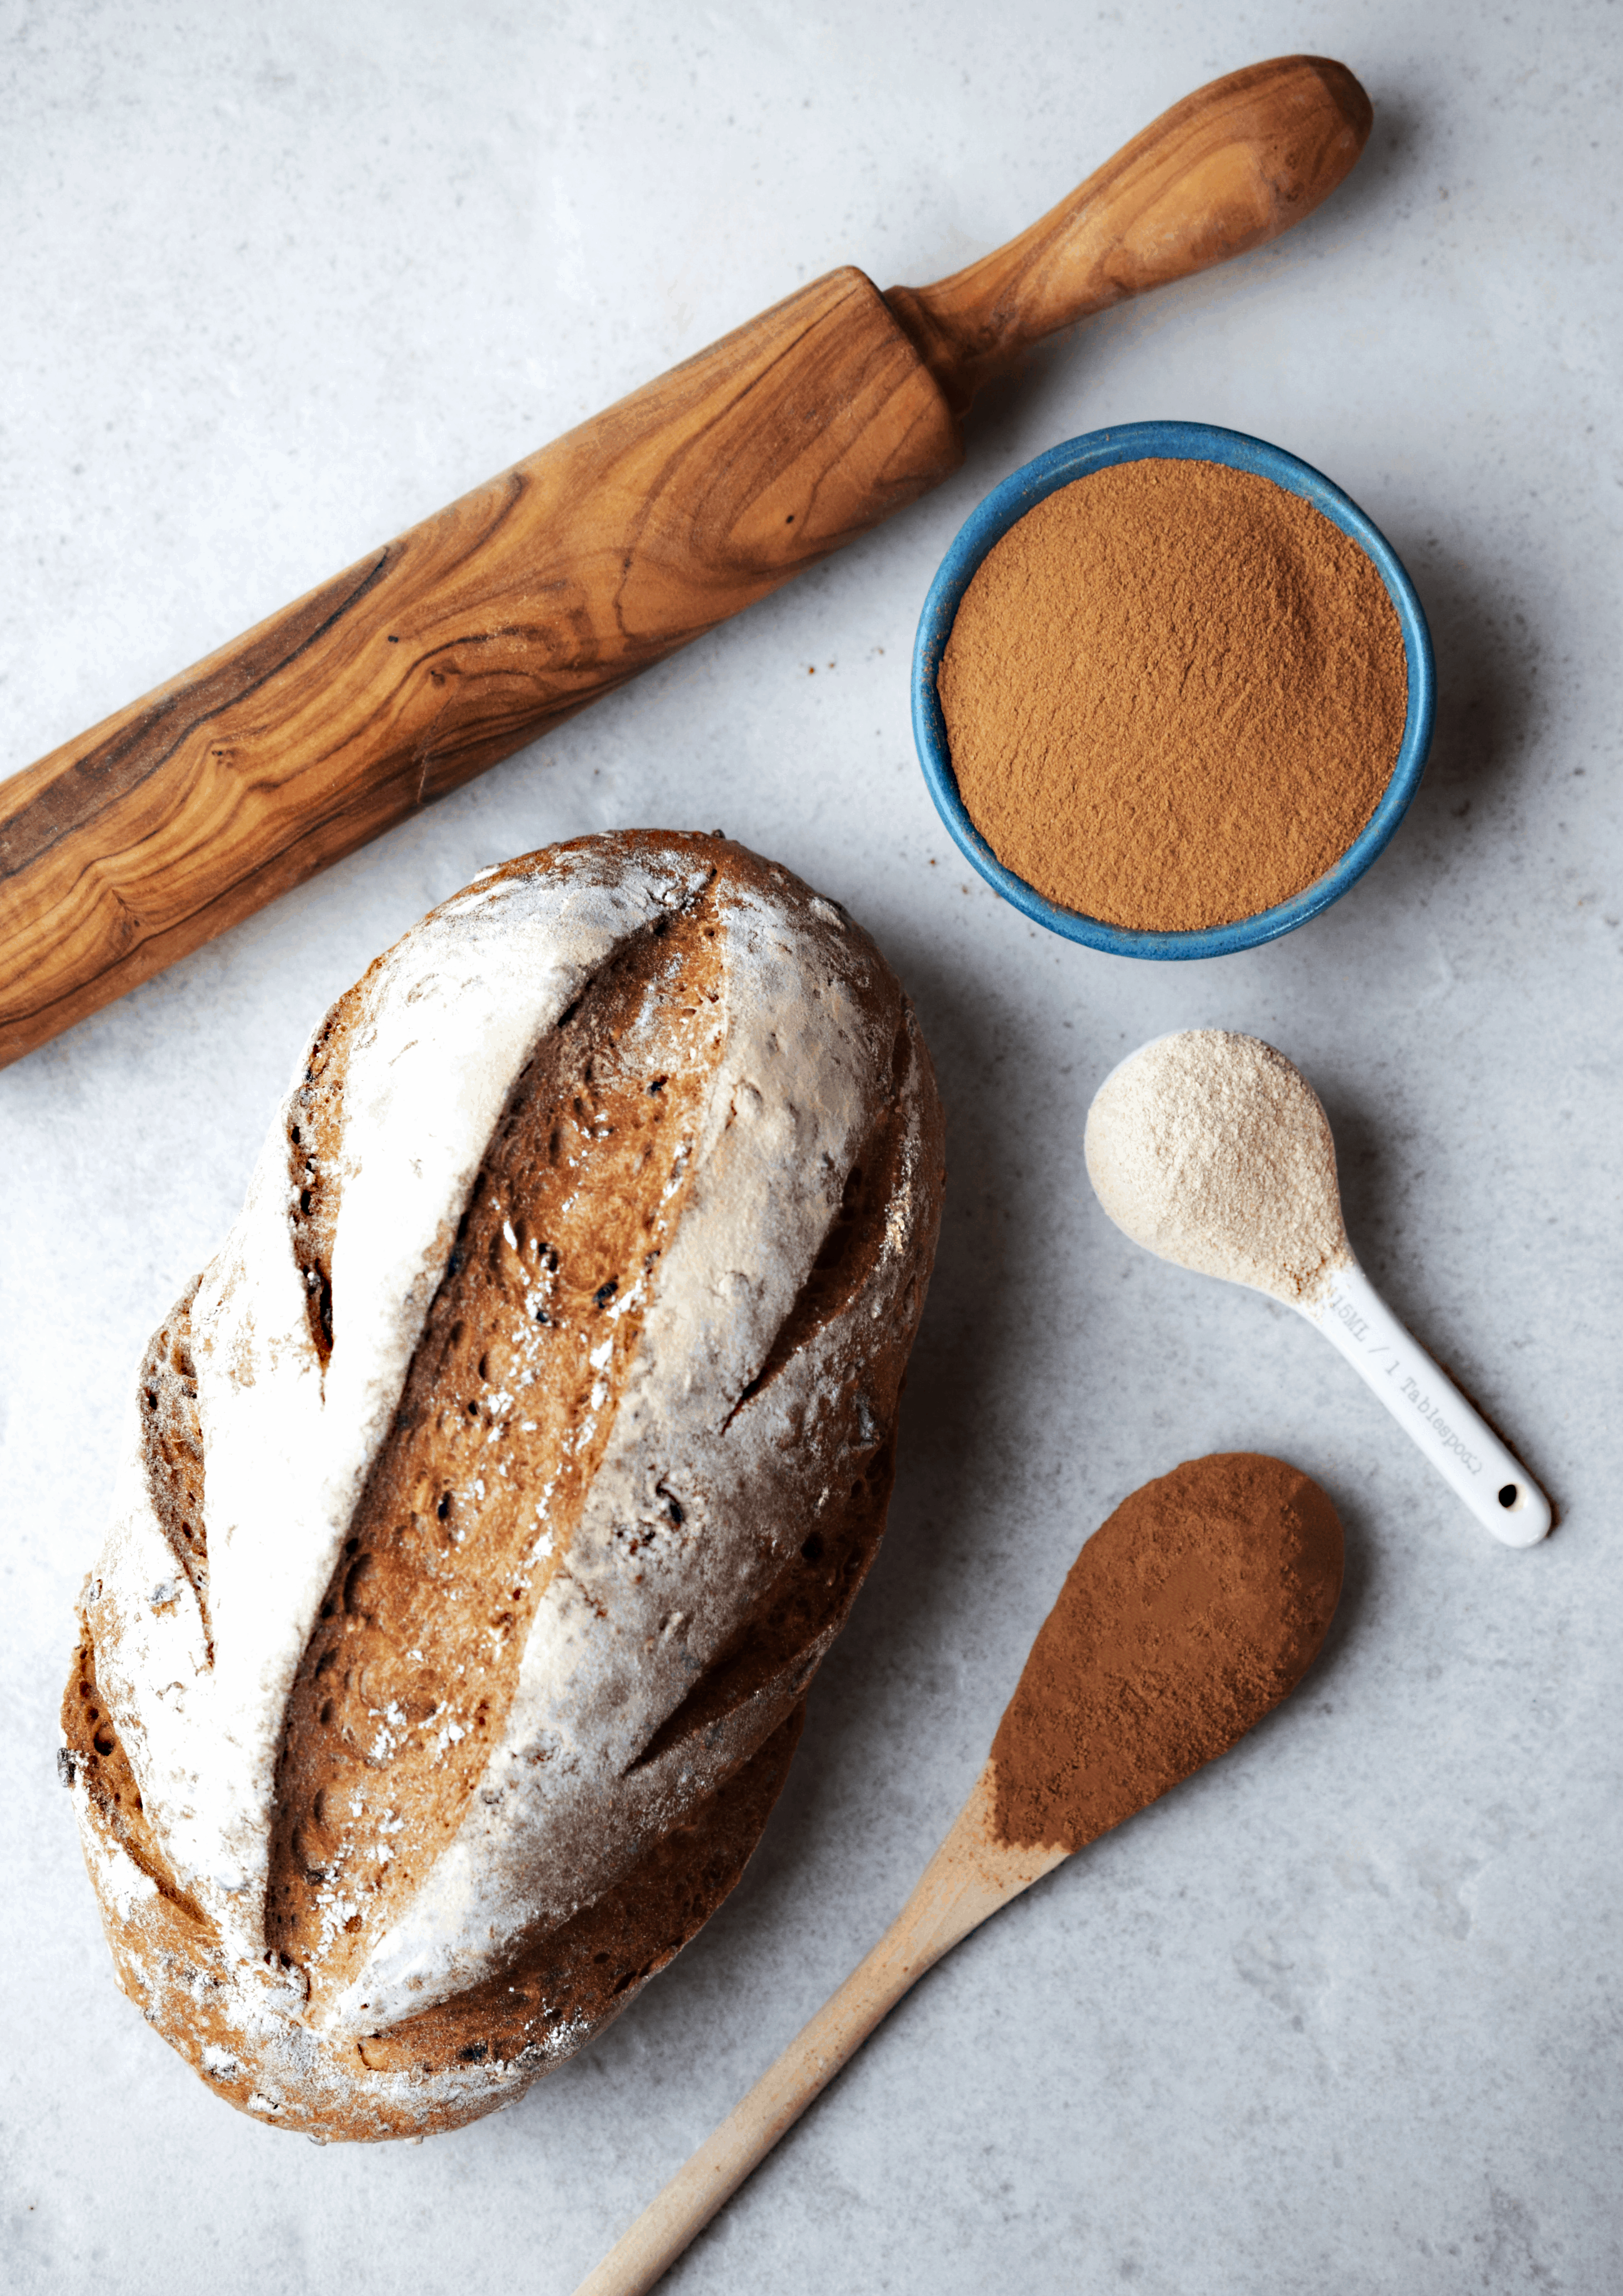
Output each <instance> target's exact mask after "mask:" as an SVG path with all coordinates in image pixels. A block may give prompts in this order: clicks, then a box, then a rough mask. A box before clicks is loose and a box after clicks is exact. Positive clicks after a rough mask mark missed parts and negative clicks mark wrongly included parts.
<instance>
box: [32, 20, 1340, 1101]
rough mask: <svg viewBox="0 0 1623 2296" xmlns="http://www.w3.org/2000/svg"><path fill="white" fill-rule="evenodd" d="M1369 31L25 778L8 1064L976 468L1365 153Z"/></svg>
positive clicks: (1211, 109)
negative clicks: (1159, 293)
mask: <svg viewBox="0 0 1623 2296" xmlns="http://www.w3.org/2000/svg"><path fill="white" fill-rule="evenodd" d="M1369 127H1370V106H1369V100H1368V98H1367V97H1366V96H1365V93H1364V91H1363V89H1362V88H1361V87H1360V86H1358V83H1357V80H1356V79H1355V78H1353V76H1352V74H1351V73H1350V72H1349V71H1348V70H1347V69H1346V67H1345V65H1342V64H1338V63H1332V62H1330V61H1327V60H1326V59H1325V58H1324V57H1316V56H1282V57H1276V58H1275V59H1274V60H1273V61H1271V62H1268V63H1262V64H1252V65H1250V66H1248V67H1247V68H1246V69H1245V70H1243V71H1237V72H1231V73H1230V74H1229V75H1228V77H1227V78H1225V79H1220V80H1214V81H1213V82H1212V84H1211V85H1210V86H1209V87H1203V88H1200V89H1198V90H1197V91H1196V92H1195V94H1193V95H1190V96H1186V97H1185V98H1184V101H1183V102H1181V103H1176V104H1174V106H1173V107H1172V109H1171V110H1170V111H1167V112H1163V113H1162V115H1161V117H1160V119H1158V120H1156V121H1155V122H1154V123H1153V124H1152V126H1151V127H1147V128H1146V129H1145V130H1144V131H1143V134H1142V135H1137V136H1135V138H1134V139H1133V141H1132V142H1131V143H1128V144H1127V145H1126V146H1125V147H1124V148H1123V149H1122V150H1121V151H1120V152H1118V153H1117V154H1116V155H1115V157H1114V158H1113V159H1111V160H1107V161H1106V162H1105V164H1104V166H1103V167H1102V168H1098V169H1097V170H1096V171H1095V172H1094V174H1093V175H1092V176H1089V177H1088V178H1087V180H1086V183H1084V184H1081V185H1080V186H1079V187H1078V189H1077V190H1076V191H1074V192H1072V193H1070V195H1069V197H1068V198H1066V199H1064V200H1062V201H1061V202H1060V204H1059V205H1058V206H1057V207H1055V208H1053V209H1051V210H1050V212H1049V213H1048V214H1047V215H1045V216H1044V217H1042V218H1041V219H1040V220H1039V221H1038V222H1037V223H1035V224H1033V225H1031V227H1030V229H1029V231H1026V232H1023V233H1022V234H1021V235H1020V237H1019V238H1017V239H1014V240H1011V241H1010V242H1009V243H1008V245H1007V246H1005V247H1002V248H999V249H997V250H996V251H995V252H994V253H992V254H990V255H988V256H984V257H982V258H980V261H978V262H976V263H972V264H971V265H970V266H968V267H967V268H966V269H964V270H963V271H960V272H956V273H955V274H954V275H953V276H952V277H951V278H950V279H945V280H942V281H940V282H939V283H937V284H936V285H935V286H932V287H922V288H911V287H896V288H892V289H891V290H890V291H889V293H888V294H887V295H885V296H883V297H881V295H880V294H879V293H878V291H876V290H875V289H874V288H873V286H872V285H871V284H870V283H869V282H868V281H867V280H866V279H865V278H864V277H863V275H862V274H861V273H860V272H859V271H851V270H846V271H836V272H833V273H831V274H830V275H829V276H828V277H827V278H826V279H819V280H816V281H815V282H814V283H812V285H811V286H809V287H806V288H803V289H802V290H801V291H800V292H799V294H798V295H792V296H791V297H790V299H789V300H788V301H787V302H784V303H780V304H778V305H776V306H775V307H774V308H773V309H772V310H770V311H766V312H764V313H763V314H762V315H761V316H760V317H759V318H758V319H752V320H751V321H750V323H749V324H748V325H746V326H743V327H741V328H740V329H739V330H738V331H737V332H735V333H734V334H732V335H729V336H727V337H726V338H725V340H723V341H721V342H719V343H717V344H715V345H714V346H713V347H712V348H710V349H709V350H707V351H703V352H701V354H700V355H699V357H697V358H694V359H690V360H689V361H688V362H687V364H686V365H684V366H680V367H677V368H676V370H675V371H674V372H673V373H670V374H668V375H665V376H662V377H661V378H660V381H657V382H652V383H650V384H648V385H647V387H646V388H645V389H642V390H638V391H635V392H633V394H632V396H631V397H630V398H624V399H621V400H620V402H619V405H618V406H611V408H610V409H609V410H608V412H607V413H606V414H599V415H595V416H594V417H593V418H592V420H591V421H589V422H585V423H583V424H582V425H581V426H580V428H579V429H578V430H572V431H570V433H569V435H568V436H567V437H566V438H563V439H558V440H557V441H555V443H554V444H553V445H552V446H550V447H544V448H543V449H542V450H541V452H540V453H539V454H537V455H530V456H529V459H528V461H525V462H522V463H515V464H514V465H513V467H512V470H511V471H505V472H504V474H503V475H502V476H501V477H500V478H498V479H494V480H491V482H490V484H489V485H488V486H485V487H480V488H476V489H475V490H474V492H473V493H472V494H470V495H464V496H463V499H462V500H461V501H460V502H457V503H453V504H452V505H451V507H450V508H449V509H448V510H445V511H441V512H439V514H438V516H436V517H434V518H430V519H426V520H425V521H423V523H422V525H421V526H415V527H414V528H413V529H411V531H410V532H409V533H408V534H405V535H402V536H401V537H400V538H399V540H398V541H397V542H392V543H389V545H387V546H385V547H384V548H381V549H380V550H378V551H377V552H375V553H373V555H372V556H371V557H369V558H365V559H363V560H362V561H361V562H359V564H357V565H355V566H352V567H351V568H350V569H349V570H348V572H347V573H344V574H340V575H339V576H338V577H337V578H336V579H334V580H332V581H331V582H327V583H324V585H323V586H322V587H321V588H320V589H317V590H312V591H311V592H310V593H309V594H308V595H307V597H304V598H301V599H300V600H299V602H298V603H297V604H295V605H292V606H289V607H287V608H286V609H285V610H284V611H283V612H281V613H279V614H274V615H272V617H271V618H270V619H269V620H268V621H265V622H261V623H260V624H259V626H258V628H257V629H254V630H250V632H249V633H248V635H246V636H245V637H242V638H238V639H236V640H235V641H234V643H233V644H230V645H227V646H224V647H222V648H221V649H220V651H219V652H217V653H215V654H211V655H210V656H209V659H208V660H206V661H202V662H200V663H199V664H198V665H197V667H196V668H193V669H191V670H188V671H187V672H185V674H184V676H180V677H178V678H176V679H174V680H172V681H171V683H170V684H169V685H166V686H162V687H160V689H159V690H158V692H157V693H150V694H148V695H147V696H146V697H145V699H144V700H143V701H137V702H135V703H134V704H132V705H131V707H130V708H128V709H123V710H120V711H119V714H118V715H117V716H116V717H110V718H108V719H107V721H106V722H105V724H103V725H102V726H96V727H95V728H94V730H93V731H92V732H91V733H89V734H83V735H81V736H80V737H79V739H78V740H77V741H75V742H68V743H66V744H64V746H63V747H62V748H61V749H60V750H55V751H53V754H52V755H51V756H50V757H48V758H42V759H41V760H40V762H39V763H38V764H37V765H36V766H32V767H29V769H28V770H27V771H26V772H24V773H22V774H20V775H16V776H15V778H14V779H12V781H10V782H8V783H5V784H4V787H3V788H0V1064H3V1063H4V1062H6V1061H11V1060H15V1059H17V1058H18V1057H19V1056H20V1054H23V1053H26V1052H28V1051H29V1050H31V1049H32V1048H33V1046H36V1045H40V1044H44V1043H45V1041H46V1039H47V1038H49V1037H53V1036H55V1035H56V1034H57V1032H58V1031H59V1030H60V1029H65V1028H67V1027H68V1026H69V1025H70V1022H72V1021H77V1020H78V1019H80V1018H82V1017H83V1015H84V1014H86V1013H92V1012H94V1010H95V1009H96V1007H97V1006H98V1005H105V1004H107V1003H108V1002H109V1001H110V1000H111V998H112V997H114V996H120V995H122V993H123V992H124V990H126V989H127V988H134V986H135V983H136V982H137V981H140V980H145V979H146V978H147V977H148V975H149V974H151V973H153V972H159V971H160V969H161V968H162V967H163V966H164V965H166V964H171V963H172V962H173V961H174V959H175V958H176V957H177V956H182V955H185V953H186V952H187V951H188V950H190V949H193V948H196V947H198V946H199V945H200V944H201V942H203V941H205V940H208V939H209V938H210V937H211V936H212V935H213V934H215V933H217V932H219V931H223V930H224V929H225V926H227V925H230V924H234V923H235V922H237V920H238V919H239V918H242V917H245V916H249V915H251V914H252V913H253V911H254V910H255V909H257V908H259V907H261V906H263V905H264V904H265V903H266V901H268V900H271V899H273V898H275V895H277V894H278V893H282V892H285V891H286V890H288V889H289V888H290V887H291V886H293V885H296V884H298V883H299V882H300V881H301V880H303V879H304V878H306V877H308V876H310V875H312V874H313V873H315V872H316V870H317V869H320V868H323V867H324V866H325V865H326V864H327V863H328V862H329V861H335V860H337V859H338V858H339V857H340V855H341V854H345V853H348V852H350V851H352V850H353V849H354V848H355V847H356V846H357V845H361V844H364V843H365V840H367V839H368V838H370V837H375V836H376V835H377V834H378V833H379V832H380V831H381V830H384V829H387V828H388V827H389V825H390V824H391V823H394V822H397V821H400V820H402V819H404V818H405V817H406V816H407V815H409V814H411V813H412V812H414V810H415V809H416V808H418V807H419V806H422V805H424V804H426V803H427V802H428V801H429V800H430V799H432V798H436V797H441V796H443V795H444V794H445V792H446V791H447V790H451V789H455V787H456V786H457V784H458V783H461V782H464V781H466V780H467V779H468V778H469V777H470V776H471V775H473V774H476V773H479V772H480V771H481V770H482V769H483V768H484V767H486V766H490V765H494V764H495V763H496V759H497V758H504V757H506V756H507V755H508V754H509V752H510V751H512V750H516V749H519V748H520V747H521V746H522V744H523V743H525V742H530V741H533V740H534V739H535V738H536V736H537V734H544V733H545V732H546V731H547V729H548V728H549V727H550V726H555V725H557V724H558V723H559V721H560V720H561V718H564V717H568V716H570V713H571V712H572V711H573V710H576V709H581V708H583V707H584V706H585V704H586V702H588V701H593V700H594V699H595V697H596V696H597V695H598V694H600V693H607V692H609V691H610V690H611V688H612V687H614V686H616V685H621V684H622V683H623V682H624V681H625V680H626V679H627V678H628V677H632V676H635V674H636V672H637V671H638V670H640V669H645V668H647V667H648V665H649V664H650V663H651V662H654V661H658V660H660V659H661V657H662V656H664V655H666V654H668V653H669V652H672V651H673V650H674V649H675V648H676V647H677V646H680V645H684V644H686V643H687V641H688V640H689V639H690V638H695V637H698V636H700V635H701V634H702V633H703V632H704V631H706V630H708V629H711V628H713V627H714V626H715V625H716V624H717V622H718V621H721V620H722V619H724V618H725V616H726V615H728V614H734V613H736V612H737V611H739V609H740V608H741V607H742V606H747V605H749V604H750V603H751V602H752V601H753V600H754V599H757V598H759V597H764V596H765V595H766V593H767V592H768V591H770V590H775V589H776V588H777V586H779V584H780V583H783V582H786V581H787V580H788V579H789V578H790V577H791V575H793V574H796V573H798V572H799V570H800V569H801V568H802V567H804V566H807V565H810V564H812V563H813V562H815V561H816V560H817V559H819V558H822V557H824V556H826V554H827V553H829V552H830V551H831V550H835V549H837V548H838V547H839V545H840V543H842V542H844V541H847V540H848V538H849V537H851V536H853V535H856V534H860V533H862V532H864V531H865V529H867V528H869V527H872V526H875V525H877V524H878V523H879V521H881V519H883V518H886V517H888V516H889V513H890V512H892V511H893V510H898V509H899V508H900V507H901V506H902V505H903V504H905V503H908V502H911V501H913V500H914V497H915V496H918V495H921V494H922V493H924V492H925V491H926V489H927V488H930V487H932V486H934V485H935V484H936V483H937V481H938V480H941V479H943V478H945V477H946V476H947V474H948V473H949V472H950V471H953V470H955V469H956V467H957V465H958V463H959V462H960V460H961V459H962V448H961V446H960V442H959V436H958V422H957V418H958V415H959V414H961V413H962V411H963V409H964V408H965V407H966V406H968V405H969V403H970V401H971V398H973V396H974V394H975V392H976V390H977V389H979V388H980V385H981V384H982V383H984V382H985V381H988V379H989V378H990V377H991V376H993V375H996V374H999V373H1005V372H1007V371H1008V369H1009V368H1010V367H1011V366H1012V365H1016V364H1017V363H1018V361H1019V359H1020V358H1021V356H1022V355H1023V354H1024V353H1025V352H1026V351H1027V350H1029V348H1030V347H1031V346H1032V344H1033V343H1035V342H1038V341H1040V340H1042V339H1043V337H1044V336H1045V335H1049V334H1052V333H1053V332H1055V330H1056V329H1058V328H1061V327H1063V326H1069V325H1071V324H1074V323H1075V322H1076V321H1077V320H1078V319H1081V318H1085V317H1086V316H1087V315H1088V314H1089V313H1090V312H1093V311H1098V310H1102V309H1104V308H1105V307H1107V306H1108V305H1110V304H1111V303H1116V302H1119V301H1120V300H1121V299H1122V298H1123V297H1124V296H1127V295H1135V294H1141V293H1143V291H1145V290H1146V289H1148V288H1151V287H1156V286H1160V285H1163V284H1165V283H1167V282H1168V281H1170V280H1173V279H1178V278H1182V277H1184V276H1185V275H1187V274H1189V273H1190V272H1193V271H1199V270H1201V269H1202V268H1204V267H1205V266H1207V265H1208V264H1211V263H1217V262H1219V261H1221V260H1222V259H1223V258H1224V257H1225V256H1227V255H1232V254H1236V253H1238V252H1239V251H1241V250H1242V249H1245V248H1249V247H1255V246H1258V245H1259V244H1260V243H1261V242H1263V241H1265V240H1267V239H1271V238H1273V237H1274V236H1275V234H1277V233H1279V232H1282V231H1284V230H1286V229H1287V228H1288V227H1289V226H1290V225H1291V224H1293V223H1295V222H1297V221H1298V220H1299V218H1300V217H1302V216H1305V215H1307V214H1308V213H1309V212H1310V211H1311V210H1312V209H1314V208H1315V207H1316V206H1317V205H1318V203H1319V201H1321V200H1322V199H1323V198H1324V196H1325V195H1326V193H1329V192H1331V191H1332V190H1333V189H1334V188H1335V186H1336V184H1339V183H1340V181H1341V179H1342V177H1343V176H1345V175H1346V174H1347V172H1348V168H1351V166H1352V165H1353V162H1354V161H1355V160H1357V156H1358V153H1359V152H1360V151H1361V150H1362V149H1363V147H1364V143H1365V137H1366V136H1367V135H1368V133H1369Z"/></svg>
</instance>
